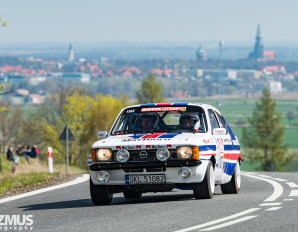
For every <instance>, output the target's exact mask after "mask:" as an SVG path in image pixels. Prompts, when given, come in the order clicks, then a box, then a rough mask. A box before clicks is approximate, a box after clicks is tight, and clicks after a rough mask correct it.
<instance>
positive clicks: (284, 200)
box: [284, 198, 294, 201]
mask: <svg viewBox="0 0 298 232" xmlns="http://www.w3.org/2000/svg"><path fill="white" fill-rule="evenodd" d="M284 201H294V199H288V198H287V199H284Z"/></svg>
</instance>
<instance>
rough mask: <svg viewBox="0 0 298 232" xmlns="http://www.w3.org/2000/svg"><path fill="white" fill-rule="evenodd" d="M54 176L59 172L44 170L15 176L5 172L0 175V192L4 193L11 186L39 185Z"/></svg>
mask: <svg viewBox="0 0 298 232" xmlns="http://www.w3.org/2000/svg"><path fill="white" fill-rule="evenodd" d="M54 176H59V173H53V174H49V173H46V172H39V173H38V172H36V173H26V174H19V175H15V176H12V175H8V174H6V175H3V176H1V177H0V194H4V193H6V192H8V191H10V190H11V189H13V188H21V187H25V186H28V185H32V186H36V185H41V184H43V183H44V182H46V181H49V179H50V178H51V177H54Z"/></svg>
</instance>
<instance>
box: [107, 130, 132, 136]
mask: <svg viewBox="0 0 298 232" xmlns="http://www.w3.org/2000/svg"><path fill="white" fill-rule="evenodd" d="M136 132H137V131H134V130H118V131H115V132H114V133H113V134H114V135H116V134H117V133H118V134H122V135H123V134H133V133H136Z"/></svg>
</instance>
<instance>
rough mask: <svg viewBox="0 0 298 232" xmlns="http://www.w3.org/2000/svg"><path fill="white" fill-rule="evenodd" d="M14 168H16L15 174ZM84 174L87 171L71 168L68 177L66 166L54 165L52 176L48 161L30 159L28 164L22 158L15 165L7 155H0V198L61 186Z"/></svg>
mask: <svg viewBox="0 0 298 232" xmlns="http://www.w3.org/2000/svg"><path fill="white" fill-rule="evenodd" d="M13 166H15V168H16V171H15V173H14V174H13V173H12V167H13ZM83 173H86V171H85V170H82V169H80V168H78V167H73V166H70V167H69V176H66V175H65V165H63V164H54V173H53V174H50V173H49V172H48V164H47V162H46V161H42V160H37V159H30V164H28V163H27V162H26V160H25V158H24V157H20V161H19V164H18V165H15V164H14V163H13V162H12V161H8V160H7V159H6V156H5V155H0V198H1V197H5V196H10V195H16V194H19V193H23V192H28V191H32V190H35V189H39V188H44V187H48V186H52V185H56V184H60V183H63V182H65V181H69V180H71V179H73V178H74V177H75V176H76V175H78V174H83Z"/></svg>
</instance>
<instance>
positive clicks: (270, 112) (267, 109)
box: [242, 88, 292, 171]
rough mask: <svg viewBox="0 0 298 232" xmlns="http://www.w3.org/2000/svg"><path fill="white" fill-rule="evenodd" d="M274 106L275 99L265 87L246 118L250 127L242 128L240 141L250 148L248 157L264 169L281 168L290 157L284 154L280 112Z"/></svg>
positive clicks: (285, 148) (283, 131)
mask: <svg viewBox="0 0 298 232" xmlns="http://www.w3.org/2000/svg"><path fill="white" fill-rule="evenodd" d="M275 108H276V101H274V100H272V99H271V96H270V92H269V91H268V89H266V88H265V89H264V90H263V96H262V97H261V98H260V99H259V100H258V101H257V102H256V105H255V108H254V110H253V115H252V117H251V118H249V119H248V122H249V123H250V127H249V128H243V129H242V142H243V143H244V145H245V146H246V147H248V148H252V150H251V153H250V154H249V156H250V158H251V159H255V160H257V161H260V162H261V167H262V169H263V170H265V171H275V170H282V169H283V168H284V167H286V166H287V165H288V164H289V162H290V161H291V159H292V157H288V156H286V153H287V145H283V136H284V133H285V129H284V126H282V125H281V113H280V112H276V111H275Z"/></svg>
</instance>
